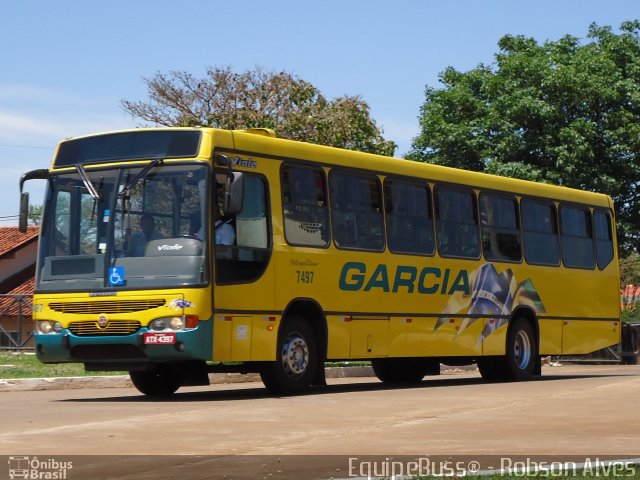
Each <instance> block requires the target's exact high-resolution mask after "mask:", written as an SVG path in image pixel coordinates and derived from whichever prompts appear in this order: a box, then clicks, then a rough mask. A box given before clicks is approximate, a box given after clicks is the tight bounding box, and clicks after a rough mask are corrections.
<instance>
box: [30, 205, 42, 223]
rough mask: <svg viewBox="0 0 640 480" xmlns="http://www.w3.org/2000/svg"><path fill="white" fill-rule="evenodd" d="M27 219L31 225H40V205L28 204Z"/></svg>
mask: <svg viewBox="0 0 640 480" xmlns="http://www.w3.org/2000/svg"><path fill="white" fill-rule="evenodd" d="M27 219H28V220H29V223H30V224H31V225H40V222H41V221H42V205H29V213H28V214H27Z"/></svg>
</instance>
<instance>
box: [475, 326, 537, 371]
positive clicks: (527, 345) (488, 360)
mask: <svg viewBox="0 0 640 480" xmlns="http://www.w3.org/2000/svg"><path fill="white" fill-rule="evenodd" d="M506 349H507V354H506V355H505V356H504V357H485V358H480V359H479V360H478V369H479V370H480V375H482V378H483V379H485V380H487V381H490V382H496V381H522V380H528V379H530V378H531V376H532V375H533V371H534V369H535V367H536V360H537V358H538V345H537V340H536V336H535V333H534V331H533V327H532V326H531V323H529V322H528V321H527V320H525V319H524V318H516V319H515V320H514V321H513V322H512V323H511V325H510V327H509V331H508V332H507V345H506Z"/></svg>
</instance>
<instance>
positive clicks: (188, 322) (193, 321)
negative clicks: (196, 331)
mask: <svg viewBox="0 0 640 480" xmlns="http://www.w3.org/2000/svg"><path fill="white" fill-rule="evenodd" d="M184 320H185V327H186V328H196V327H197V326H198V322H199V321H200V319H199V318H198V316H197V315H186V316H185V317H184Z"/></svg>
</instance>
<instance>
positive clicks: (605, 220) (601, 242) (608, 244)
mask: <svg viewBox="0 0 640 480" xmlns="http://www.w3.org/2000/svg"><path fill="white" fill-rule="evenodd" d="M593 223H594V229H595V235H596V256H597V258H598V268H599V269H600V270H604V268H605V267H606V266H607V265H609V263H611V260H613V232H612V231H611V216H610V215H609V213H608V212H604V211H598V210H596V211H595V212H594V213H593Z"/></svg>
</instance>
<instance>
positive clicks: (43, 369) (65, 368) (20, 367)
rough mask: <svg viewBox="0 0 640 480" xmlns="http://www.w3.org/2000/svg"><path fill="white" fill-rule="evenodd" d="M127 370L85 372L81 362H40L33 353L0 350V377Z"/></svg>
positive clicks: (74, 374)
mask: <svg viewBox="0 0 640 480" xmlns="http://www.w3.org/2000/svg"><path fill="white" fill-rule="evenodd" d="M126 373H127V372H85V370H84V365H82V364H81V363H57V364H48V365H45V364H44V363H42V362H40V360H38V359H37V358H36V355H35V353H30V352H6V351H4V352H0V379H2V378H5V379H8V378H48V377H85V376H94V375H100V376H108V375H124V374H126Z"/></svg>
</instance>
